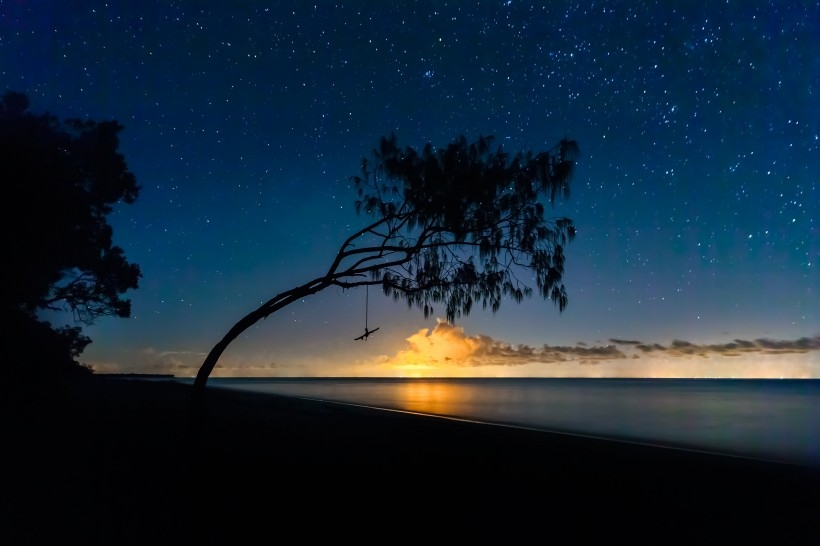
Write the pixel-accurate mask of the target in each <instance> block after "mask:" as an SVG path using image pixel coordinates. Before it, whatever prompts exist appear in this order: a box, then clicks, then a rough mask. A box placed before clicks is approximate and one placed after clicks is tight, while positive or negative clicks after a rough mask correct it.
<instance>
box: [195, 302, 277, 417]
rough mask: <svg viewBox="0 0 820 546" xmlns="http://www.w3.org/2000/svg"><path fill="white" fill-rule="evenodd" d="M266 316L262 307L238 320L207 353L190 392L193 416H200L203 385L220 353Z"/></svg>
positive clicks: (203, 392)
mask: <svg viewBox="0 0 820 546" xmlns="http://www.w3.org/2000/svg"><path fill="white" fill-rule="evenodd" d="M266 316H267V314H266V313H265V312H264V306H263V307H260V308H258V309H256V310H255V311H253V312H252V313H249V314H247V315H245V316H244V317H243V318H242V319H240V320H239V322H237V323H236V324H234V325H233V327H232V328H231V329H230V330H228V333H227V334H225V336H224V337H223V338H222V339H220V340H219V343H217V344H216V345H214V347H213V349H211V352H210V353H208V356H207V357H206V358H205V361H204V362H203V363H202V366H200V368H199V371H198V372H197V374H196V379H194V386H193V390H192V392H191V407H192V409H193V411H194V414H195V415H198V414H200V413H201V411H202V404H203V400H204V397H205V385H206V384H207V382H208V377H209V376H210V375H211V372H212V371H213V370H214V368H215V367H216V363H217V361H219V357H220V356H222V353H223V352H225V349H227V348H228V345H230V344H231V342H232V341H233V340H234V339H236V338H237V337H239V335H240V334H241V333H242V332H244V331H245V330H247V329H248V328H250V327H251V326H253V325H254V324H256V323H257V322H259V321H260V320H261V319H263V318H265V317H266Z"/></svg>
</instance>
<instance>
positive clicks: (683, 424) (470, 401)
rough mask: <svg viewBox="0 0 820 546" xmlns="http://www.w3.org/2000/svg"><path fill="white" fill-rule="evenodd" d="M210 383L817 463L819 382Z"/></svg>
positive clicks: (819, 461)
mask: <svg viewBox="0 0 820 546" xmlns="http://www.w3.org/2000/svg"><path fill="white" fill-rule="evenodd" d="M209 387H218V388H231V389H240V390H246V391H254V392H263V393H271V394H278V395H286V396H296V397H302V398H311V399H318V400H330V401H336V402H345V403H351V404H358V405H365V406H373V407H378V408H389V409H397V410H404V411H410V412H417V413H424V414H431V415H439V416H448V417H457V418H463V419H469V420H475V421H481V422H487V423H496V424H504V425H511V426H521V427H527V428H533V429H538V430H545V431H556V432H563V433H572V434H582V435H589V436H596V437H604V438H614V439H620V440H628V441H635V442H641V443H651V444H656V445H664V446H670V447H682V448H687V449H697V450H703V451H709V452H717V453H725V454H731V455H740V456H746V457H753V458H762V459H768V460H776V461H782V462H788V463H796V464H800V465H810V466H816V467H820V380H710V379H267V378H265V379H220V378H214V379H211V380H209Z"/></svg>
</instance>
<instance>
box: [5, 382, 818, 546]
mask: <svg viewBox="0 0 820 546" xmlns="http://www.w3.org/2000/svg"><path fill="white" fill-rule="evenodd" d="M0 392H2V395H3V401H2V418H0V421H2V425H3V433H2V442H3V443H2V451H3V455H4V457H3V461H4V462H3V463H2V464H3V468H4V478H3V484H2V486H3V487H2V504H0V518H2V520H0V544H3V545H16V544H56V543H71V544H84V545H85V544H106V545H121V544H122V545H124V544H250V543H256V544H273V543H279V544H303V543H305V544H313V543H315V542H317V541H318V540H322V541H323V542H324V541H328V540H332V541H333V542H334V543H348V542H353V543H355V544H362V543H378V544H394V543H398V544H410V543H413V542H424V543H432V544H444V543H453V542H456V543H458V544H462V543H480V544H483V543H496V542H498V543H503V544H529V543H559V544H578V543H597V542H599V541H601V540H606V541H608V542H610V541H611V542H618V543H620V542H622V541H625V542H628V543H636V542H640V543H653V544H657V543H681V542H692V543H698V544H704V543H706V544H709V543H726V542H731V543H737V542H738V541H740V540H754V541H755V542H760V541H763V540H769V539H771V540H776V542H777V543H778V544H818V543H819V542H818V538H819V537H820V471H818V470H809V469H804V468H796V467H789V466H782V465H775V464H770V463H758V462H752V461H746V460H741V459H732V458H725V457H718V456H707V455H699V454H695V453H689V452H681V451H675V450H668V449H660V448H647V447H640V446H635V445H630V444H623V443H617V442H607V441H601V440H591V439H583V438H576V437H571V436H565V435H555V434H548V433H541V432H533V431H526V430H516V429H509V428H503V427H495V426H489V425H478V424H471V423H463V422H456V421H450V420H444V419H436V418H426V417H420V416H412V415H406V414H401V413H395V412H386V411H375V410H366V409H361V408H355V407H350V406H344V405H338V404H331V403H318V402H307V401H301V400H297V399H289V398H283V397H275V396H264V395H255V394H248V393H233V392H229V391H220V390H215V389H210V390H209V392H208V395H207V399H206V403H207V404H206V405H207V415H206V417H205V419H204V421H202V422H201V426H200V428H199V430H198V431H194V429H192V428H191V427H190V426H189V417H190V414H189V412H188V402H189V392H190V391H189V387H188V386H185V385H178V384H172V383H162V382H149V381H142V380H124V379H114V378H106V377H94V378H91V379H89V380H84V381H80V382H75V383H71V384H63V385H58V386H52V387H49V388H43V387H38V388H36V389H35V388H32V387H20V386H15V387H13V388H4V389H2V391H0Z"/></svg>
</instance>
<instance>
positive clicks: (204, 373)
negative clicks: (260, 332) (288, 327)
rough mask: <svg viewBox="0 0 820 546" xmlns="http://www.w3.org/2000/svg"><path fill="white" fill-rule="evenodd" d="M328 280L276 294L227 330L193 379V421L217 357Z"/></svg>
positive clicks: (199, 413) (199, 408)
mask: <svg viewBox="0 0 820 546" xmlns="http://www.w3.org/2000/svg"><path fill="white" fill-rule="evenodd" d="M329 279H330V275H328V276H326V277H320V278H318V279H315V280H313V281H311V282H309V283H306V284H303V285H302V286H299V287H296V288H294V289H292V290H288V291H287V292H282V293H281V294H278V295H277V296H275V297H274V298H273V299H271V300H269V301H267V302H265V303H263V304H262V305H261V306H259V307H258V308H257V309H256V310H255V311H252V312H250V313H248V314H247V315H245V316H244V317H242V318H241V319H240V320H239V321H238V322H237V323H236V324H234V325H233V327H232V328H231V329H230V330H228V333H227V334H225V336H224V337H223V338H222V339H221V340H219V343H217V344H216V345H214V347H213V349H211V352H210V353H208V356H207V357H206V358H205V361H204V362H203V363H202V366H200V368H199V371H198V372H197V374H196V379H194V386H193V390H192V392H191V409H192V412H193V416H194V418H195V419H198V418H199V416H200V415H201V413H202V410H203V403H204V398H205V385H206V384H207V382H208V377H210V375H211V372H212V371H213V370H214V368H215V367H216V363H217V362H218V361H219V357H220V356H222V353H223V352H225V349H227V348H228V345H230V344H231V342H232V341H233V340H235V339H236V338H237V337H239V335H240V334H241V333H242V332H244V331H245V330H247V329H248V328H250V327H251V326H253V325H254V324H256V323H257V322H259V321H260V320H262V319H263V318H266V317H268V316H269V315H271V314H273V313H275V312H276V311H278V310H279V309H281V308H283V307H285V306H287V305H290V304H291V303H293V302H294V301H296V300H299V299H301V298H304V297H305V296H310V295H311V294H315V293H316V292H319V291H321V290H324V289H325V288H327V287H328V286H330V281H329Z"/></svg>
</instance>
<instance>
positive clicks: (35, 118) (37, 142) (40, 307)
mask: <svg viewBox="0 0 820 546" xmlns="http://www.w3.org/2000/svg"><path fill="white" fill-rule="evenodd" d="M122 129H123V127H122V126H121V125H120V124H119V123H117V122H116V121H102V122H95V121H85V120H78V119H69V120H65V121H60V120H58V119H57V118H56V117H55V116H53V115H51V114H49V113H45V114H33V113H31V112H29V101H28V98H27V97H26V96H25V95H24V94H22V93H17V92H13V91H9V92H6V93H5V94H4V95H3V97H2V101H0V161H2V163H0V164H1V165H2V169H3V172H4V176H3V179H4V191H5V199H4V200H3V208H4V210H3V215H2V216H3V222H4V224H5V225H4V226H3V228H4V229H3V234H4V238H5V241H4V246H5V254H6V260H7V261H6V263H7V267H6V282H5V283H3V294H2V306H3V313H4V315H5V317H6V319H12V320H16V321H17V322H18V325H19V324H20V323H21V321H22V322H26V323H28V324H29V325H30V327H31V331H39V330H41V326H37V325H36V322H37V316H38V314H40V313H41V312H43V311H60V312H63V311H66V312H70V313H72V315H73V318H74V319H75V320H76V321H77V322H80V323H82V324H86V325H87V324H91V323H93V322H94V320H95V319H97V318H99V317H102V316H109V315H110V316H117V317H128V316H129V315H130V312H131V303H130V300H128V299H126V298H124V297H123V295H124V294H125V292H126V291H127V290H129V289H136V288H137V287H138V283H139V279H140V276H141V273H140V269H139V267H138V266H137V265H136V264H132V263H129V262H128V261H127V260H126V258H125V255H124V253H123V250H122V248H120V247H118V246H114V244H113V230H112V228H111V226H110V225H109V224H108V222H107V217H108V216H109V215H110V214H111V213H112V212H113V205H114V204H116V203H118V202H121V201H122V202H125V203H133V202H134V201H135V199H136V198H137V196H138V194H139V186H138V185H137V183H136V179H135V177H134V175H133V174H132V173H131V172H129V170H128V168H127V166H126V163H125V160H124V158H123V156H122V154H120V153H119V152H118V147H119V138H118V134H119V133H120V131H121V130H122ZM44 324H46V325H48V326H49V328H50V325H49V324H48V323H44ZM52 333H53V334H55V335H57V336H58V337H57V338H54V339H52V341H54V342H55V343H56V344H57V345H60V344H62V352H63V353H65V354H66V355H68V356H69V357H70V358H72V359H73V358H74V357H76V356H77V355H79V354H80V352H82V349H83V348H84V347H85V345H87V343H89V342H90V340H89V339H88V338H86V337H84V336H81V335H80V330H79V328H75V327H68V328H62V329H58V330H53V329H52ZM48 337H49V336H45V337H44V339H46V338H48ZM31 349H32V347H29V348H28V349H26V348H22V347H21V349H20V350H21V352H25V351H27V350H31Z"/></svg>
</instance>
